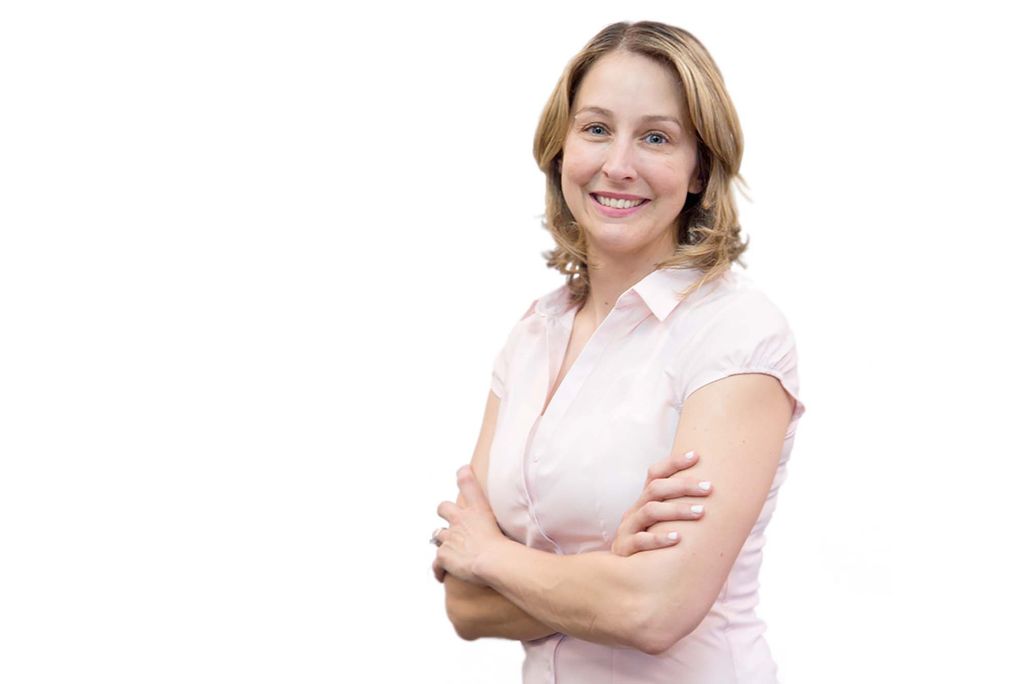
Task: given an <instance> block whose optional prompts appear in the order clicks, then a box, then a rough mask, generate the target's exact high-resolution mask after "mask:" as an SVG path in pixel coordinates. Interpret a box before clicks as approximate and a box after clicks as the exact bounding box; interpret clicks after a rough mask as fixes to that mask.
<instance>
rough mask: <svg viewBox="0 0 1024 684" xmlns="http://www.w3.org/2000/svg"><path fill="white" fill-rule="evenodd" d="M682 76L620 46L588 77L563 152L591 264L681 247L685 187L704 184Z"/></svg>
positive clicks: (568, 195) (566, 183) (566, 185)
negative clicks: (680, 220)
mask: <svg viewBox="0 0 1024 684" xmlns="http://www.w3.org/2000/svg"><path fill="white" fill-rule="evenodd" d="M677 78H678V77H677V76H676V75H675V74H674V73H673V72H672V71H671V70H669V69H668V68H667V67H665V66H662V65H661V64H659V63H657V62H655V61H654V60H652V59H650V58H649V57H644V56H642V55H637V54H634V53H631V52H621V51H616V52H611V53H609V54H607V55H605V56H604V57H601V58H600V59H599V60H598V61H597V62H595V63H594V65H593V66H592V67H591V68H590V71H588V72H587V75H586V76H584V77H583V81H582V83H581V84H580V86H579V89H578V91H577V93H576V100H575V102H574V103H573V110H572V118H571V119H570V123H569V131H568V134H567V137H566V140H565V145H564V147H563V151H562V194H563V195H564V196H565V201H566V203H567V204H568V206H569V210H570V211H571V212H572V215H573V217H574V218H575V219H576V222H577V223H578V224H580V226H581V227H582V228H583V230H584V231H586V235H587V252H588V254H587V257H588V260H591V261H592V262H593V260H594V259H595V258H596V260H597V262H598V263H600V262H602V261H603V260H605V259H611V260H615V259H623V258H629V259H630V260H632V259H633V258H640V259H643V260H644V261H646V260H648V259H650V260H651V261H652V263H653V262H656V261H659V260H661V259H664V258H667V257H668V256H671V254H672V253H673V251H674V249H675V244H676V228H675V226H676V219H677V218H678V216H679V212H681V211H682V209H683V204H685V202H686V193H687V191H689V192H699V191H700V190H701V187H700V183H699V179H698V178H697V173H696V168H697V142H696V139H695V138H694V136H693V135H692V134H691V133H689V132H688V130H687V129H686V128H685V127H684V124H683V122H684V121H685V114H684V113H683V105H684V102H683V94H682V92H681V89H680V86H679V84H678V81H677ZM609 205H610V206H609Z"/></svg>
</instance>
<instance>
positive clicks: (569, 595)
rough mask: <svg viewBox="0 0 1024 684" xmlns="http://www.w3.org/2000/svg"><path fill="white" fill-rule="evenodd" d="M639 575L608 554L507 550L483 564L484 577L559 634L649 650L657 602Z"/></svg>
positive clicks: (513, 547) (506, 546) (519, 547)
mask: <svg viewBox="0 0 1024 684" xmlns="http://www.w3.org/2000/svg"><path fill="white" fill-rule="evenodd" d="M636 571H637V568H636V567H635V564H631V563H630V559H629V558H622V557H620V556H616V555H614V554H612V553H608V552H592V553H584V554H578V555H568V556H561V555H556V554H552V553H545V552H543V551H538V550H536V549H531V548H528V547H525V546H522V545H518V544H502V545H500V546H499V547H497V549H496V550H495V551H494V553H492V554H490V555H488V556H487V557H483V558H481V560H480V567H479V576H480V578H481V579H482V580H483V581H484V582H486V583H487V584H488V585H490V586H492V587H493V588H494V589H495V590H497V591H498V592H500V593H501V594H502V595H503V596H504V597H506V598H507V599H509V600H510V601H511V602H512V603H513V604H515V605H516V606H518V607H519V608H520V609H521V610H522V611H524V612H526V613H527V614H529V615H532V616H533V617H534V619H536V620H538V621H540V622H541V623H542V624H546V625H550V626H551V627H552V628H553V629H554V630H555V631H557V632H561V633H563V634H569V635H571V636H574V637H578V638H580V639H584V640H586V641H591V642H594V643H599V644H608V645H616V646H628V647H630V648H637V649H640V650H649V649H648V644H649V643H650V639H649V628H650V617H649V616H650V615H651V611H650V609H649V607H650V604H651V600H650V599H651V597H650V596H649V594H648V592H646V591H645V590H644V588H643V585H644V582H643V579H642V577H638V576H636Z"/></svg>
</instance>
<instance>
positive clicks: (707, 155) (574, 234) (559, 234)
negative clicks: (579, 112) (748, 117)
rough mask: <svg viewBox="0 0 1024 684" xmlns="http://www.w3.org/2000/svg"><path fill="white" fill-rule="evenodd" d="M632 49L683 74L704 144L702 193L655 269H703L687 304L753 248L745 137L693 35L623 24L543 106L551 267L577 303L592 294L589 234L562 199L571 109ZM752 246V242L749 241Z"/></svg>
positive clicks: (686, 209) (541, 148) (537, 145)
mask: <svg viewBox="0 0 1024 684" xmlns="http://www.w3.org/2000/svg"><path fill="white" fill-rule="evenodd" d="M615 50H625V51H628V52H632V53H635V54H639V55H644V56H646V57H649V58H651V59H653V60H655V61H656V62H658V63H659V64H663V65H665V66H667V67H668V68H669V69H670V70H671V71H672V72H673V73H675V74H677V76H678V82H679V87H680V88H681V89H682V94H683V97H684V101H685V109H686V114H687V115H688V118H689V128H690V131H691V132H692V133H693V134H694V135H695V137H696V139H697V174H698V176H699V178H700V181H701V191H700V192H699V193H688V194H687V198H686V203H685V204H684V206H683V210H682V211H681V212H680V214H679V218H678V221H677V230H676V248H675V251H674V253H673V255H672V257H670V258H669V259H667V260H665V261H662V262H660V263H659V264H657V266H656V268H673V267H689V268H697V269H699V270H700V271H701V272H702V274H703V275H702V277H701V278H700V279H699V280H698V281H697V282H696V283H694V284H693V285H692V286H691V287H689V288H688V289H687V290H686V291H685V292H684V293H683V294H682V297H683V298H685V297H687V296H688V295H689V294H690V293H691V292H693V291H694V290H696V289H698V288H699V287H700V286H701V285H703V284H704V283H705V282H708V281H711V280H714V279H715V278H717V277H719V276H721V275H723V274H724V273H725V272H726V271H727V270H728V269H729V268H730V266H731V264H732V263H733V262H734V261H735V262H738V263H739V264H740V265H741V266H743V267H744V268H746V264H745V263H744V262H743V261H742V259H740V255H742V254H743V252H744V251H745V250H746V248H747V242H743V241H741V239H740V224H739V213H738V211H737V209H736V203H735V200H734V199H733V193H732V184H733V181H734V180H735V181H736V182H737V184H738V185H740V186H741V187H746V184H745V182H744V180H743V177H742V176H740V173H739V168H740V160H741V159H742V157H743V132H742V130H741V129H740V123H739V119H738V117H737V116H736V110H735V108H734V107H733V104H732V100H731V99H730V98H729V93H728V92H727V91H726V89H725V82H724V81H723V79H722V75H721V73H720V72H719V70H718V66H717V65H716V64H715V62H714V60H713V59H712V58H711V55H710V54H709V53H708V51H707V49H706V48H705V47H704V45H703V44H701V42H700V41H699V40H697V39H696V38H695V37H694V36H693V35H692V34H690V33H689V32H687V31H684V30H683V29H680V28H677V27H675V26H669V25H667V24H662V23H659V22H654V21H640V22H636V23H632V24H631V23H626V22H620V23H616V24H611V25H610V26H607V27H605V28H604V29H602V30H601V32H600V33H598V34H597V35H596V36H594V37H593V38H592V39H591V40H590V42H589V43H587V45H586V46H585V47H584V48H583V49H582V50H581V51H580V52H579V53H577V54H576V56H575V57H573V58H572V59H571V60H570V61H569V64H568V65H567V66H566V67H565V70H564V71H563V72H562V76H561V77H560V78H559V79H558V83H557V84H556V85H555V89H554V92H552V93H551V97H549V98H548V101H547V104H546V105H544V111H543V113H542V114H541V117H540V122H539V123H538V125H537V132H536V134H535V135H534V140H533V156H534V159H536V161H537V165H538V166H539V167H540V169H541V171H543V172H544V174H545V176H547V191H546V198H545V218H544V227H545V228H546V229H547V230H548V231H549V232H550V233H551V235H552V237H553V238H554V240H555V245H556V246H555V248H554V249H552V250H551V251H549V252H545V253H544V257H545V258H546V259H547V265H548V266H549V267H551V268H554V269H556V270H558V271H559V272H560V273H563V274H565V275H566V282H567V285H568V287H569V291H570V294H571V296H572V299H573V302H574V303H576V304H579V303H582V302H583V301H584V300H585V299H586V297H587V294H588V293H589V291H590V279H589V275H588V271H587V241H586V233H585V232H584V231H583V230H582V229H581V228H580V226H579V224H577V223H576V221H575V219H574V218H573V215H572V213H571V212H570V211H569V206H568V205H567V204H566V202H565V197H564V195H563V194H562V182H561V160H562V151H563V147H564V144H565V139H566V136H567V135H568V131H569V125H570V122H571V116H572V107H573V104H574V99H575V96H576V92H577V90H578V89H579V86H580V83H581V82H582V81H583V77H584V76H586V74H587V72H588V71H589V70H590V68H591V67H592V66H593V65H594V63H595V62H596V61H597V60H598V59H600V58H601V57H603V56H604V55H606V54H608V53H610V52H613V51H615ZM748 242H749V239H748Z"/></svg>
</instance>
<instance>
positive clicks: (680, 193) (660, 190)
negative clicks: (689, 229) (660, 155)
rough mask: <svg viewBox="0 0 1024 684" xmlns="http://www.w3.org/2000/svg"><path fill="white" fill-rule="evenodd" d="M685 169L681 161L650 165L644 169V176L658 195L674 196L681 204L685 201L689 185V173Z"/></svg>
mask: <svg viewBox="0 0 1024 684" xmlns="http://www.w3.org/2000/svg"><path fill="white" fill-rule="evenodd" d="M683 161H685V160H683ZM686 169H687V167H686V166H685V164H683V163H672V164H669V165H665V164H657V165H652V166H651V167H650V168H648V169H647V170H646V173H645V178H646V179H647V182H648V183H650V185H651V189H652V190H654V191H655V192H656V193H657V194H658V195H660V196H661V197H664V198H670V197H673V198H676V199H678V200H679V203H680V204H682V203H683V202H685V201H686V191H687V188H688V187H689V185H690V173H688V172H687V170H686Z"/></svg>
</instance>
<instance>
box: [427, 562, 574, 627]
mask: <svg viewBox="0 0 1024 684" xmlns="http://www.w3.org/2000/svg"><path fill="white" fill-rule="evenodd" d="M444 589H445V607H446V609H447V611H448V619H449V620H451V623H452V625H453V626H454V627H455V631H456V632H457V633H458V635H459V636H460V637H462V638H463V639H469V640H472V639H479V638H481V637H497V638H501V639H515V640H517V641H532V640H534V639H540V638H542V637H546V636H548V635H550V634H553V633H554V632H555V630H554V629H552V628H551V627H548V626H547V625H545V624H544V623H542V622H540V621H539V620H537V619H536V618H534V617H532V616H531V615H530V614H529V613H527V612H526V611H524V610H523V609H522V608H520V607H519V606H517V605H516V604H514V603H512V602H511V601H509V600H508V599H507V598H505V597H504V596H502V595H501V594H499V593H498V592H496V591H495V590H494V589H492V588H490V587H483V586H480V585H477V584H471V583H469V582H465V581H463V580H460V579H459V578H458V577H455V576H454V575H447V576H445V578H444Z"/></svg>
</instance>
